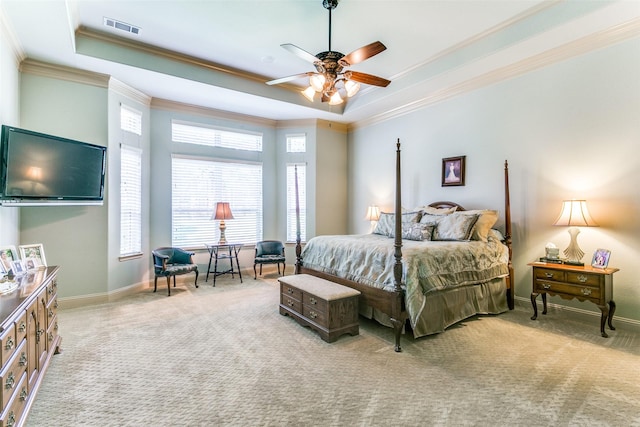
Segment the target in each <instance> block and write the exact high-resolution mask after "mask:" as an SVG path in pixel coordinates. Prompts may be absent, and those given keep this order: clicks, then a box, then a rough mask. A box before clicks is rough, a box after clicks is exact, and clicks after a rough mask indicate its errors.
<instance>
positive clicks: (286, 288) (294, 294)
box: [280, 283, 302, 301]
mask: <svg viewBox="0 0 640 427" xmlns="http://www.w3.org/2000/svg"><path fill="white" fill-rule="evenodd" d="M280 292H282V294H283V295H286V296H288V297H290V298H293V299H296V300H298V301H302V291H301V290H300V289H298V288H295V287H293V286H291V285H287V284H284V283H281V284H280Z"/></svg>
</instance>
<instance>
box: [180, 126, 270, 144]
mask: <svg viewBox="0 0 640 427" xmlns="http://www.w3.org/2000/svg"><path fill="white" fill-rule="evenodd" d="M171 140H172V141H173V142H183V143H186V144H198V145H208V146H211V147H221V148H233V149H236V150H247V151H262V134H257V133H247V132H245V133H239V132H234V131H231V130H225V129H216V128H210V127H204V126H202V125H190V124H186V123H180V122H176V121H174V122H172V123H171Z"/></svg>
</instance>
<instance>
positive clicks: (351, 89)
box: [344, 80, 360, 98]
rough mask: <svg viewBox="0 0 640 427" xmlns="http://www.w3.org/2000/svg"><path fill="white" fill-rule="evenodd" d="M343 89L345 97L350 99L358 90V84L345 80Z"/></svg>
mask: <svg viewBox="0 0 640 427" xmlns="http://www.w3.org/2000/svg"><path fill="white" fill-rule="evenodd" d="M344 88H345V90H346V91H347V96H348V97H349V98H351V97H352V96H353V95H355V94H356V93H358V91H359V90H360V83H358V82H354V81H353V80H346V81H345V82H344Z"/></svg>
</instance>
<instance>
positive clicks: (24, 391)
mask: <svg viewBox="0 0 640 427" xmlns="http://www.w3.org/2000/svg"><path fill="white" fill-rule="evenodd" d="M28 395H29V393H28V392H27V388H26V387H22V390H21V391H20V400H22V401H23V402H24V401H25V400H27V396H28Z"/></svg>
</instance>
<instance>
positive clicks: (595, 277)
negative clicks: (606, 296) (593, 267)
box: [567, 271, 604, 286]
mask: <svg viewBox="0 0 640 427" xmlns="http://www.w3.org/2000/svg"><path fill="white" fill-rule="evenodd" d="M603 277H604V276H602V275H601V274H587V273H580V272H573V271H570V272H567V282H569V283H575V284H577V285H587V286H600V283H601V282H602V279H603Z"/></svg>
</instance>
